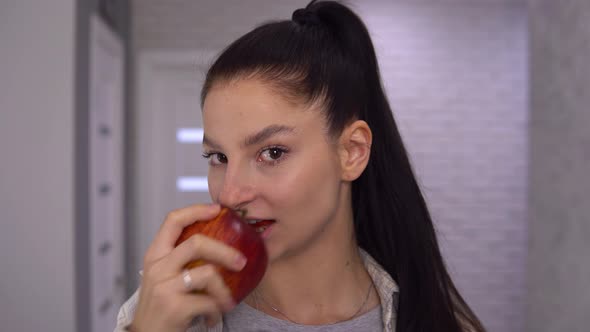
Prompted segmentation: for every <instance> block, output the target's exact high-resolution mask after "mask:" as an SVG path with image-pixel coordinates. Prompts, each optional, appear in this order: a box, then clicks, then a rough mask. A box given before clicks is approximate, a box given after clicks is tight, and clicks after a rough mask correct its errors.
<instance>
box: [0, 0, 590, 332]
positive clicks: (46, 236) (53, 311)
mask: <svg viewBox="0 0 590 332" xmlns="http://www.w3.org/2000/svg"><path fill="white" fill-rule="evenodd" d="M306 3H307V1H300V0H250V1H240V0H223V1H213V0H207V1H205V0H201V1H190V0H169V1H165V2H163V1H156V0H135V1H131V2H129V1H123V2H119V1H100V0H95V1H85V0H78V1H72V0H69V1H68V0H56V1H52V2H51V3H49V2H45V1H15V0H5V1H2V2H0V43H1V44H0V45H2V46H1V47H0V77H2V79H1V80H0V147H1V149H0V153H1V154H0V156H2V157H1V162H0V170H1V171H0V180H1V181H0V218H1V223H0V259H1V261H0V330H22V331H36V330H41V329H44V330H48V331H89V330H91V323H90V321H91V319H90V316H91V312H90V299H89V291H88V286H89V283H90V280H91V278H94V277H96V276H93V275H91V272H90V271H91V269H90V267H89V263H88V259H87V258H88V255H89V254H90V250H91V249H90V247H89V244H88V240H89V238H90V234H89V229H90V226H89V225H88V218H89V215H90V194H89V191H90V190H91V189H92V188H90V187H89V180H88V175H89V167H90V165H89V159H88V153H87V152H88V151H87V150H88V147H89V141H88V133H87V132H88V130H89V124H88V121H89V114H88V108H89V103H90V92H91V91H90V89H91V88H90V84H89V71H90V69H89V66H90V52H89V47H90V46H89V42H88V39H89V26H90V16H91V14H93V13H98V14H100V15H101V16H102V17H103V18H106V20H105V21H106V22H107V24H108V25H109V26H110V28H111V29H112V31H113V32H114V33H115V34H116V35H117V36H118V37H119V38H120V39H121V41H122V43H123V45H124V47H125V63H126V65H125V69H124V71H125V96H126V98H125V99H124V105H125V108H124V110H125V111H124V112H125V114H124V116H125V118H124V119H125V121H124V123H125V126H124V135H125V138H126V140H125V145H124V147H123V148H124V151H125V154H124V157H122V158H121V160H115V162H117V163H120V164H122V167H123V169H124V170H125V177H124V181H125V182H124V183H123V185H124V188H125V193H126V194H125V199H124V202H125V211H124V212H125V218H124V221H125V225H124V230H125V234H124V236H125V239H126V241H125V243H124V244H122V245H123V246H124V248H125V252H126V255H125V259H126V262H127V264H126V279H125V283H126V294H127V295H129V294H130V292H131V291H133V290H134V289H135V287H136V286H137V282H138V279H137V270H139V269H140V268H141V259H142V256H143V251H144V250H145V248H146V246H147V243H148V242H149V240H150V236H151V235H152V234H153V232H155V230H154V229H153V227H152V228H149V227H148V229H147V231H146V230H144V229H143V228H145V224H146V223H147V220H143V219H142V218H140V215H142V213H145V209H147V208H149V207H146V206H145V204H143V203H142V202H143V201H142V196H141V195H140V194H139V193H138V188H140V183H142V182H147V181H148V179H145V178H142V177H141V176H140V174H143V173H142V172H144V168H145V167H148V166H146V165H143V164H144V163H143V162H142V159H141V158H142V157H141V155H140V154H138V151H140V150H144V149H145V142H142V140H141V139H139V138H140V137H141V136H140V135H138V132H140V131H142V130H143V131H145V130H146V128H144V126H143V123H144V122H142V121H143V120H142V119H143V117H144V116H145V113H146V112H145V111H146V110H145V109H144V108H142V107H140V105H141V104H142V102H141V101H142V100H143V98H145V96H144V94H145V92H144V91H145V90H143V89H139V88H138V87H139V86H140V85H141V84H143V81H142V78H145V77H146V76H142V73H141V70H142V67H141V66H140V62H141V59H142V58H145V56H150V55H154V54H155V55H157V56H158V59H160V60H161V59H166V58H167V57H170V58H171V59H172V60H171V62H170V63H178V61H179V60H178V59H179V56H178V55H179V54H182V57H180V58H183V59H184V57H186V55H187V54H188V55H189V65H190V61H192V58H191V57H192V55H191V54H193V55H194V56H195V57H198V56H200V55H202V54H204V53H206V54H210V53H211V52H213V53H216V52H219V51H220V50H221V49H222V48H223V47H224V46H226V45H227V44H228V43H229V42H231V41H232V40H233V39H235V38H237V37H238V36H240V35H241V34H243V33H244V32H246V31H248V30H249V29H251V28H252V27H254V26H255V25H257V24H259V23H261V22H263V21H265V20H269V19H288V18H289V17H290V15H291V13H292V11H293V10H294V9H296V8H298V7H302V6H304V5H305V4H306ZM349 3H350V4H351V5H352V7H353V8H354V9H356V10H357V11H358V13H359V14H360V15H361V17H362V18H363V19H364V20H365V22H366V23H367V25H368V27H369V30H370V32H371V34H372V37H373V41H374V43H375V46H376V50H377V53H378V57H379V61H380V66H381V71H382V77H383V82H384V85H385V87H386V90H387V93H388V96H389V98H390V101H391V104H392V107H393V109H394V116H395V117H396V120H397V122H398V125H399V127H400V130H401V132H402V135H403V137H404V140H405V142H406V144H407V147H408V150H409V152H410V154H411V158H412V162H413V165H414V167H415V170H416V173H417V175H418V177H419V180H420V182H421V185H422V187H423V189H424V192H425V195H426V197H427V200H428V203H429V206H430V207H431V210H432V213H433V216H434V219H435V222H436V226H437V229H438V231H439V239H440V243H441V246H442V249H443V253H444V255H445V258H446V260H447V262H448V266H449V269H450V271H451V273H452V275H453V277H454V279H455V281H456V282H457V285H458V287H459V289H460V290H461V292H462V294H463V295H464V296H465V297H466V299H467V301H468V302H469V303H470V305H471V306H472V307H473V309H474V310H475V312H476V313H477V314H478V316H479V317H480V318H481V319H482V321H483V323H484V325H485V326H486V327H487V328H488V330H489V331H502V332H504V331H506V332H512V331H531V332H532V331H555V330H559V331H576V332H577V331H586V330H587V329H588V328H587V326H586V325H587V323H586V317H585V314H587V313H588V312H590V292H588V291H587V290H586V289H585V287H584V286H585V283H584V282H585V281H586V280H590V264H588V259H587V257H586V255H587V254H588V253H590V245H589V244H586V243H585V241H584V239H585V238H586V236H585V235H587V234H590V223H589V222H588V219H589V217H588V216H590V211H589V208H588V207H589V206H590V200H589V198H588V197H589V196H588V195H587V192H588V189H589V188H590V186H589V184H590V183H589V181H590V180H589V177H587V176H586V174H585V171H586V170H587V169H590V157H589V156H590V155H589V154H588V147H587V146H588V143H590V134H589V133H590V130H588V128H587V127H588V126H589V125H590V119H589V117H590V114H589V111H588V108H589V105H590V100H589V97H588V96H589V91H590V70H588V69H587V68H589V66H588V65H587V64H586V63H585V62H587V59H590V24H589V23H587V22H589V21H590V20H589V18H590V2H588V1H586V0H566V1H559V2H557V1H551V0H529V1H525V0H445V1H436V0H419V1H410V0H397V1H386V0H363V1H349ZM183 61H184V60H183ZM179 68H180V69H182V70H181V71H182V72H183V75H185V76H183V79H185V81H186V82H188V83H186V84H185V85H183V86H188V87H189V88H188V89H187V90H186V91H185V92H183V93H184V94H187V93H188V94H191V93H192V92H194V93H195V94H196V93H198V89H199V86H198V85H199V80H200V78H199V75H200V74H202V73H199V72H198V71H195V73H194V77H195V78H194V87H193V86H192V84H193V82H192V79H193V73H192V72H191V69H189V70H185V69H183V68H184V67H182V68H181V67H178V68H176V71H178V69H179ZM183 84H184V83H183ZM187 84H188V85H187ZM193 88H194V90H191V89H193ZM162 89H164V87H162ZM158 91H164V90H158ZM187 91H188V92H187ZM191 91H192V92H191ZM158 93H159V92H158ZM148 100H149V99H148ZM186 100H188V101H190V99H186ZM164 106H165V107H162V108H163V109H162V111H169V110H168V106H166V105H164ZM170 107H171V108H182V109H183V111H190V112H193V111H194V113H195V114H198V113H199V109H198V105H195V106H194V110H193V109H191V107H192V105H191V103H190V102H189V103H188V104H187V103H186V102H185V103H184V104H182V103H181V104H179V105H173V107H172V106H170ZM175 112H176V113H174V114H179V113H178V112H177V111H175ZM178 119H186V118H182V117H181V116H178ZM191 121H193V120H191ZM195 121H196V120H195ZM195 123H196V122H195ZM195 123H193V122H191V123H186V121H185V120H182V121H180V120H179V122H178V123H175V126H177V127H182V126H185V125H187V126H191V125H194V124H195ZM156 124H157V123H156ZM151 128H156V129H157V128H159V127H158V126H157V125H154V126H153V127H151ZM151 128H150V130H151ZM166 130H167V129H166ZM151 134H152V136H153V137H156V138H157V137H160V136H158V135H168V132H166V133H158V132H153V133H151ZM157 140H158V139H156V141H157ZM171 140H172V141H171V142H172V143H174V139H173V138H171ZM156 143H157V142H156ZM171 146H172V145H171ZM183 149H184V148H176V149H172V152H170V153H171V155H170V156H172V158H173V159H174V158H175V160H176V161H178V160H181V159H179V158H180V157H179V154H183V153H184V152H186V151H188V150H183ZM199 152H200V151H198V150H197V151H196V152H195V153H197V154H198V153H199ZM152 157H153V156H152ZM154 160H157V159H154ZM156 170H157V168H156ZM183 171H186V169H185V170H183ZM189 171H190V169H189ZM165 172H170V173H171V174H172V175H174V176H176V175H178V174H176V173H175V172H176V170H167V169H166V170H165ZM195 172H198V170H197V169H195ZM193 175H202V174H196V173H195V174H193ZM166 181H168V182H170V184H166V186H165V187H166V188H167V189H162V190H160V191H161V192H162V195H164V196H170V197H172V198H171V199H170V200H169V201H165V202H164V203H163V204H161V205H160V206H159V209H160V210H161V211H157V213H155V214H154V216H153V219H154V220H153V222H154V223H157V222H159V220H160V219H161V217H162V216H163V214H164V213H165V211H166V210H167V209H171V208H174V207H175V205H176V204H179V203H180V202H186V201H187V200H189V201H190V200H191V199H194V200H195V201H200V200H201V197H202V196H198V195H196V194H190V193H189V194H186V195H188V196H178V194H176V196H175V194H174V192H171V190H176V187H175V186H174V178H173V177H170V178H166ZM156 187H157V186H155V185H154V189H156ZM162 188H163V187H162ZM166 190H168V191H166ZM183 195H184V194H183ZM191 195H192V196H191ZM179 197H180V198H179ZM150 211H151V210H150ZM160 214H162V215H160ZM150 222H151V221H150ZM142 227H143V228H142ZM113 305H115V306H116V305H119V303H113Z"/></svg>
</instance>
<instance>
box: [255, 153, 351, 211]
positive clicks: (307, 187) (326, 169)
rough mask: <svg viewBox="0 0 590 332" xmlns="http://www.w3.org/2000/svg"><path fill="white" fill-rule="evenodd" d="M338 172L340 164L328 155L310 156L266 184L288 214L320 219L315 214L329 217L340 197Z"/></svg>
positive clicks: (270, 195)
mask: <svg viewBox="0 0 590 332" xmlns="http://www.w3.org/2000/svg"><path fill="white" fill-rule="evenodd" d="M338 174H339V172H338V167H337V165H336V164H335V163H334V162H333V161H332V160H329V159H328V158H326V157H325V156H324V158H322V159H319V158H314V156H310V157H307V158H305V161H304V162H298V163H297V165H290V167H289V168H288V169H286V170H284V172H281V174H276V175H275V179H274V180H273V181H268V183H267V184H268V185H265V187H266V188H267V189H266V190H265V192H267V193H268V196H267V200H268V201H269V202H271V203H272V205H274V206H275V207H277V208H279V209H280V210H281V211H283V212H284V213H281V214H282V215H283V216H284V217H286V218H291V217H296V218H298V219H299V221H298V222H303V220H309V221H310V222H311V220H316V218H310V217H311V216H316V217H317V218H324V217H327V216H328V215H330V214H331V213H332V210H333V208H334V207H335V202H336V198H337V197H338V188H339V183H340V181H339V177H338ZM301 217H303V218H301Z"/></svg>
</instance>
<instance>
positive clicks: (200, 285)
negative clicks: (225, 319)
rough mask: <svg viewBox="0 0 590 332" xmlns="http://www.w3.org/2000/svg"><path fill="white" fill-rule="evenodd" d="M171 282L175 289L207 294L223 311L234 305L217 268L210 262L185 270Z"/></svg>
mask: <svg viewBox="0 0 590 332" xmlns="http://www.w3.org/2000/svg"><path fill="white" fill-rule="evenodd" d="M172 282H173V283H174V286H172V287H175V288H176V291H179V292H189V293H195V294H207V295H209V296H210V297H212V298H213V299H214V300H215V302H216V303H217V305H218V306H219V308H221V309H223V310H224V311H229V310H231V309H233V307H234V306H235V305H236V304H235V302H234V300H233V297H232V295H231V291H230V289H229V288H228V287H227V285H226V284H225V282H224V281H223V278H222V277H221V275H220V274H219V272H218V270H217V268H216V267H215V266H213V265H211V264H207V265H203V266H199V267H197V268H194V269H191V270H185V271H183V272H182V273H181V274H180V275H179V276H178V277H177V278H175V279H174V280H173V281H172Z"/></svg>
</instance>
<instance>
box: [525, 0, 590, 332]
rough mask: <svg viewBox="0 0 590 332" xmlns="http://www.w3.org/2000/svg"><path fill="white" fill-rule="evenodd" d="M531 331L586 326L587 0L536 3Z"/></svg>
mask: <svg viewBox="0 0 590 332" xmlns="http://www.w3.org/2000/svg"><path fill="white" fill-rule="evenodd" d="M529 17H530V31H531V33H530V59H531V62H530V77H531V88H530V90H531V94H530V95H531V103H530V134H529V135H530V140H531V145H530V150H531V154H530V158H531V161H530V165H531V167H530V173H531V174H530V185H529V211H530V213H529V214H530V217H529V224H530V246H529V260H528V279H527V280H528V292H527V294H528V296H527V303H528V310H527V320H528V331H576V332H582V331H588V330H589V329H590V323H589V322H588V314H589V313H590V290H589V289H588V282H589V281H590V258H589V257H590V242H589V241H588V239H589V238H590V198H589V197H590V195H589V191H590V176H589V174H588V171H589V170H590V65H589V62H590V1H586V0H569V1H559V2H557V1H550V0H533V1H530V2H529Z"/></svg>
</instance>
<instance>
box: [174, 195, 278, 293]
mask: <svg viewBox="0 0 590 332" xmlns="http://www.w3.org/2000/svg"><path fill="white" fill-rule="evenodd" d="M194 234H203V235H205V236H208V237H211V238H213V239H216V240H218V241H221V242H223V243H225V244H226V245H228V246H231V247H233V248H235V249H237V250H239V251H240V252H242V253H243V254H244V255H245V256H246V258H247V259H248V261H247V263H246V266H245V267H244V268H243V269H242V270H241V271H237V272H236V271H231V270H228V269H226V268H224V267H221V266H218V267H217V268H218V271H219V273H220V275H221V276H222V278H223V280H224V281H225V283H226V285H227V286H228V287H229V289H230V290H231V293H232V297H233V298H234V300H235V301H236V303H239V302H241V301H242V300H243V299H244V298H245V297H246V296H247V295H248V294H249V293H250V292H251V291H252V290H253V289H254V288H256V286H257V285H258V283H259V282H260V280H261V279H262V277H263V276H264V273H265V271H266V267H267V264H268V255H267V252H266V247H265V246H264V241H263V240H262V238H261V237H260V235H259V234H258V233H257V232H256V231H255V230H254V228H253V227H251V226H249V225H248V223H246V221H245V220H244V219H243V218H242V217H241V216H240V215H238V213H237V212H236V211H233V210H231V209H229V208H227V207H224V208H222V209H221V211H220V213H219V214H218V215H217V216H216V217H215V218H214V219H211V220H208V221H197V222H195V223H193V224H191V225H189V226H187V227H185V228H184V230H183V231H182V233H181V235H180V237H179V238H178V240H177V241H176V245H175V246H178V245H180V244H181V243H182V242H184V241H186V240H187V239H188V238H190V237H191V236H192V235H194ZM205 263H206V262H205V261H203V260H197V261H193V262H190V263H188V264H187V265H186V268H187V269H190V268H194V267H197V266H199V265H203V264H205Z"/></svg>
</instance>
